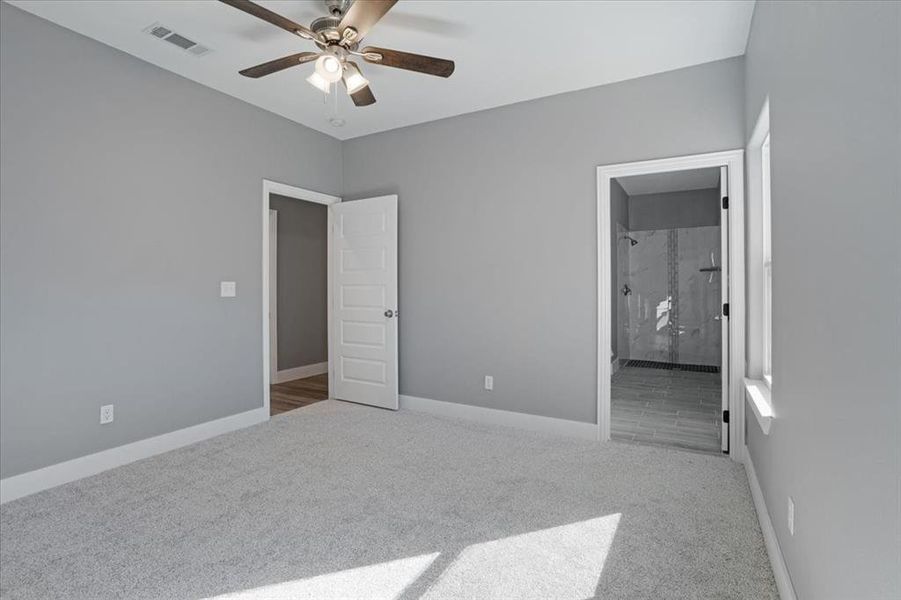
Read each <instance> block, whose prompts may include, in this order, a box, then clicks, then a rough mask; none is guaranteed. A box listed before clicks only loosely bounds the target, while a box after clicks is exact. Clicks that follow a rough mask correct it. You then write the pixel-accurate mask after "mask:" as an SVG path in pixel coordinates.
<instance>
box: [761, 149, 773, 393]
mask: <svg viewBox="0 0 901 600" xmlns="http://www.w3.org/2000/svg"><path fill="white" fill-rule="evenodd" d="M760 200H761V229H762V230H763V240H762V242H763V243H762V246H763V252H762V258H763V286H762V287H763V302H762V308H763V311H762V312H763V318H762V328H763V331H762V333H761V340H762V343H763V352H762V360H761V362H762V365H761V366H762V371H763V379H764V381H766V383H767V385H768V386H770V387H772V386H773V247H772V217H771V212H770V134H769V132H767V134H766V137H765V138H764V139H763V143H762V144H761V145H760Z"/></svg>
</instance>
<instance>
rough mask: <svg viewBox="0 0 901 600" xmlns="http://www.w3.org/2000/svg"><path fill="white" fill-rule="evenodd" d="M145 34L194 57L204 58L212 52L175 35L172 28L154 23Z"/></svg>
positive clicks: (181, 36) (147, 28)
mask: <svg viewBox="0 0 901 600" xmlns="http://www.w3.org/2000/svg"><path fill="white" fill-rule="evenodd" d="M144 32H145V33H149V34H150V35H152V36H153V37H155V38H158V39H161V40H163V41H166V42H169V43H170V44H172V45H173V46H177V47H179V48H181V49H182V50H184V51H186V52H188V53H189V54H193V55H194V56H203V55H204V54H206V53H208V52H209V51H210V49H209V48H207V47H206V46H201V45H200V44H198V43H197V42H195V41H194V40H190V39H188V38H186V37H185V36H183V35H180V34H178V33H175V32H174V31H172V30H171V29H170V28H168V27H166V26H165V25H161V24H160V23H154V24H153V25H151V26H149V27H146V28H145V29H144Z"/></svg>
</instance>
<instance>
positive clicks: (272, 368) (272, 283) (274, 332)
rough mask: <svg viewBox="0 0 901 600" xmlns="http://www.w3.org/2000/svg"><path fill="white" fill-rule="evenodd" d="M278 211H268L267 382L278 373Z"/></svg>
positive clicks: (273, 378) (272, 379) (273, 379)
mask: <svg viewBox="0 0 901 600" xmlns="http://www.w3.org/2000/svg"><path fill="white" fill-rule="evenodd" d="M277 263H278V211H276V210H272V209H269V381H271V382H273V383H274V382H275V380H276V379H275V374H276V373H277V372H278V313H277V309H278V302H277V291H278V264H277Z"/></svg>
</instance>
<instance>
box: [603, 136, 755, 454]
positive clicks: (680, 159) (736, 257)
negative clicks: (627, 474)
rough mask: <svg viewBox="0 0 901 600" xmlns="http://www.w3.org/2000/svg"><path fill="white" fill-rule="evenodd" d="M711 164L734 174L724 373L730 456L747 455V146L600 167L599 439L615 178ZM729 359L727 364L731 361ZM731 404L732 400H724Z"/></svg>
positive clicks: (606, 427) (606, 385)
mask: <svg viewBox="0 0 901 600" xmlns="http://www.w3.org/2000/svg"><path fill="white" fill-rule="evenodd" d="M709 167H726V168H727V169H728V173H729V180H728V193H729V209H728V211H727V213H728V217H729V219H728V223H727V224H725V225H727V226H728V229H729V248H728V253H729V264H728V277H729V317H728V318H727V323H728V327H729V330H728V331H729V347H728V348H725V347H724V348H723V349H722V351H723V354H724V355H727V354H726V353H727V352H728V357H729V360H728V365H729V368H728V369H725V370H724V371H723V372H722V376H723V377H727V378H728V386H727V387H726V389H727V390H728V392H729V394H728V396H729V398H728V404H727V405H728V406H729V456H730V457H731V458H732V459H733V460H736V461H741V460H743V457H742V452H743V448H744V445H745V442H744V429H745V427H744V421H745V411H744V407H745V402H744V392H743V384H742V377H743V376H744V368H745V241H744V240H745V219H744V150H727V151H724V152H711V153H706V154H692V155H686V156H676V157H671V158H663V159H656V160H644V161H637V162H628V163H618V164H612V165H602V166H599V167H598V168H597V186H598V187H597V226H598V237H597V239H598V248H597V251H598V280H597V281H598V310H597V327H598V336H597V340H598V345H597V359H598V369H597V373H598V381H597V415H598V418H597V426H598V440H600V441H602V442H605V441H609V440H610V377H611V364H610V360H611V358H612V357H611V347H612V346H611V340H612V331H611V323H610V321H611V319H612V304H613V297H612V293H611V286H610V280H611V277H612V276H613V273H612V272H611V268H610V242H611V240H610V224H611V214H610V208H611V207H610V183H611V180H613V179H615V178H617V177H626V176H631V175H644V174H650V173H661V172H668V171H685V170H689V169H703V168H709ZM723 364H727V362H726V361H724V362H723ZM724 404H726V403H724Z"/></svg>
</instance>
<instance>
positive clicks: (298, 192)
mask: <svg viewBox="0 0 901 600" xmlns="http://www.w3.org/2000/svg"><path fill="white" fill-rule="evenodd" d="M270 194H278V195H279V196H286V197H288V198H294V199H295V200H306V201H307V202H315V203H317V204H325V205H331V204H337V203H338V202H341V198H340V197H338V196H332V195H330V194H323V193H321V192H314V191H313V190H307V189H304V188H299V187H296V186H293V185H288V184H286V183H279V182H277V181H270V180H269V179H264V180H263V211H262V213H261V214H262V230H263V290H262V292H263V294H262V299H263V303H262V307H261V315H262V324H263V408H264V409H265V410H266V415H267V418H268V416H269V412H270V407H269V401H270V395H269V386H270V385H271V383H272V382H271V376H270V373H271V368H272V367H271V361H272V357H271V356H269V195H270ZM328 223H329V225H328V232H327V240H326V243H327V244H328V252H329V253H331V248H332V227H331V211H329V221H328ZM327 263H328V264H327V273H328V275H327V284H326V285H327V288H328V292H327V294H328V315H327V320H328V323H327V327H328V337H329V340H328V345H329V348H331V347H332V267H331V256H329V257H328V259H327ZM333 376H334V369H332V363H331V352H329V365H328V377H329V390H332V389H334V386H333V385H332V377H333Z"/></svg>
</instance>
